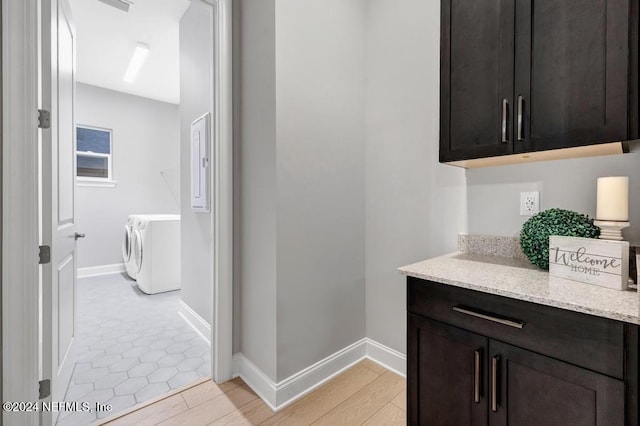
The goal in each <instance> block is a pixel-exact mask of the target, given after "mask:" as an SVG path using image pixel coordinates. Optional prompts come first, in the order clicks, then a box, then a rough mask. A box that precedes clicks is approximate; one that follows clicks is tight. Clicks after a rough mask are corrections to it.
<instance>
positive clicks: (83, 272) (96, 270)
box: [78, 263, 126, 279]
mask: <svg viewBox="0 0 640 426" xmlns="http://www.w3.org/2000/svg"><path fill="white" fill-rule="evenodd" d="M124 271H126V268H125V266H124V263H114V264H112V265H100V266H87V267H85V268H78V279H80V278H88V277H99V276H101V275H111V274H120V273H122V272H124Z"/></svg>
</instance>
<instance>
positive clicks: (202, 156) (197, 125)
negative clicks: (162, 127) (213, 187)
mask: <svg viewBox="0 0 640 426" xmlns="http://www.w3.org/2000/svg"><path fill="white" fill-rule="evenodd" d="M210 149H211V114H210V113H206V114H204V115H203V116H201V117H200V118H198V119H197V120H195V121H194V122H193V123H191V210H193V211H194V212H201V213H208V212H209V210H210V207H209V199H210V198H211V196H210V192H211V191H210V180H211V179H210V176H211V172H210V166H209V163H210V161H209V152H210Z"/></svg>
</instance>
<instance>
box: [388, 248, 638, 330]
mask: <svg viewBox="0 0 640 426" xmlns="http://www.w3.org/2000/svg"><path fill="white" fill-rule="evenodd" d="M399 271H400V273H402V274H403V275H407V276H411V277H416V278H421V279H424V280H428V281H436V282H439V283H442V284H447V285H451V286H455V287H462V288H466V289H470V290H476V291H480V292H483V293H489V294H495V295H499V296H505V297H509V298H512V299H518V300H523V301H527V302H533V303H538V304H541V305H547V306H552V307H556V308H561V309H566V310H570V311H574V312H581V313H585V314H589V315H595V316H599V317H603V318H609V319H613V320H617V321H624V322H628V323H632V324H638V325H640V300H639V297H638V293H637V292H635V291H616V290H612V289H609V288H605V287H599V286H594V285H588V284H583V283H580V282H576V281H571V280H566V279H563V278H557V277H551V276H549V274H548V273H547V272H546V271H542V270H540V269H538V268H536V267H533V266H532V265H531V264H530V263H529V262H527V261H521V260H519V259H513V258H508V257H497V256H487V255H477V254H469V253H461V252H456V253H451V254H448V255H444V256H440V257H436V258H433V259H429V260H426V261H422V262H418V263H414V264H412V265H407V266H403V267H401V268H399ZM425 285H428V284H427V282H426V281H425Z"/></svg>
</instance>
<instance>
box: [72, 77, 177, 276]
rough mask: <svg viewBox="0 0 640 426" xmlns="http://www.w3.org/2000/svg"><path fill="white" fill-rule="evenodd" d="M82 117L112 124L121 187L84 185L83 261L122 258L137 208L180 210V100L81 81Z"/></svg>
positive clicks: (80, 194) (80, 191)
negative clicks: (162, 99)
mask: <svg viewBox="0 0 640 426" xmlns="http://www.w3.org/2000/svg"><path fill="white" fill-rule="evenodd" d="M76 122H77V123H78V124H79V125H83V124H84V125H88V126H96V127H104V128H107V129H112V130H113V134H112V138H113V141H112V144H113V154H112V155H113V177H114V180H116V181H117V182H118V184H117V186H116V187H115V188H97V187H82V186H80V187H78V188H77V217H78V232H83V233H86V234H87V237H86V238H85V239H81V240H78V266H79V267H81V268H83V267H89V266H100V265H109V264H115V263H122V250H121V247H122V238H123V227H124V224H125V223H126V221H127V216H128V215H129V214H132V213H178V212H179V208H178V202H177V199H176V198H175V196H178V194H176V195H175V196H174V194H173V192H172V190H171V188H170V186H169V185H168V184H167V182H166V181H165V179H164V178H163V177H162V175H161V172H162V171H168V175H169V176H170V177H169V178H170V179H171V177H173V178H174V179H175V180H176V182H175V183H174V187H173V190H174V191H176V190H177V170H178V167H179V164H178V158H179V155H180V152H179V143H178V137H179V135H178V128H179V126H178V106H177V105H173V104H169V103H165V102H159V101H155V100H151V99H147V98H142V97H139V96H133V95H128V94H125V93H121V92H116V91H113V90H108V89H102V88H99V87H95V86H89V85H86V84H82V83H78V84H77V90H76Z"/></svg>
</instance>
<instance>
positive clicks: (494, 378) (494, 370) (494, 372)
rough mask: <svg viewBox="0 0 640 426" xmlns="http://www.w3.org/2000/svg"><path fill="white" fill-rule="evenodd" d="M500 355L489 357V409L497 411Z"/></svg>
mask: <svg viewBox="0 0 640 426" xmlns="http://www.w3.org/2000/svg"><path fill="white" fill-rule="evenodd" d="M499 362H500V355H494V356H493V358H491V411H493V412H494V413H495V412H496V411H498V367H499V365H498V363H499Z"/></svg>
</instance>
